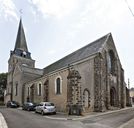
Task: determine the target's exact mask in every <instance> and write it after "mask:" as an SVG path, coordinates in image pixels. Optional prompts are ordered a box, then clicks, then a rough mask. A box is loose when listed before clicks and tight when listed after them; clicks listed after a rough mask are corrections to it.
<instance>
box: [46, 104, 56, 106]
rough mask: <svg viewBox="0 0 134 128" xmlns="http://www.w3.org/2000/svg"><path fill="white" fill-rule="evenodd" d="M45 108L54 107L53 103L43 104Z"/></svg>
mask: <svg viewBox="0 0 134 128" xmlns="http://www.w3.org/2000/svg"><path fill="white" fill-rule="evenodd" d="M45 106H54V104H53V103H45Z"/></svg>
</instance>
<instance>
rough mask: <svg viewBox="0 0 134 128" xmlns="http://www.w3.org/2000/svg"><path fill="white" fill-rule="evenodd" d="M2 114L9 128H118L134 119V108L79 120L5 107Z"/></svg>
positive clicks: (0, 110) (1, 109)
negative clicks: (63, 118)
mask: <svg viewBox="0 0 134 128" xmlns="http://www.w3.org/2000/svg"><path fill="white" fill-rule="evenodd" d="M0 112H1V113H2V114H3V116H4V118H5V120H6V122H7V125H8V128H117V127H119V126H120V125H122V124H124V123H125V122H127V121H129V120H130V119H133V118H134V108H130V109H126V110H121V111H117V112H112V113H107V114H106V113H104V114H103V113H102V114H100V115H99V114H98V115H94V116H92V115H91V116H87V118H85V117H84V118H85V119H84V118H81V119H80V118H79V119H78V120H62V118H61V119H58V117H61V115H60V114H57V115H45V116H42V115H40V114H35V113H34V112H28V111H23V110H21V109H12V108H4V107H3V108H0ZM47 117H52V118H53V119H51V118H50V119H49V118H47ZM62 117H63V115H62ZM54 118H55V119H54Z"/></svg>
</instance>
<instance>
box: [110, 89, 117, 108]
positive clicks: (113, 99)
mask: <svg viewBox="0 0 134 128" xmlns="http://www.w3.org/2000/svg"><path fill="white" fill-rule="evenodd" d="M110 104H111V106H115V105H116V90H115V88H114V87H112V88H111V89H110Z"/></svg>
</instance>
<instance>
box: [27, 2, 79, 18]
mask: <svg viewBox="0 0 134 128" xmlns="http://www.w3.org/2000/svg"><path fill="white" fill-rule="evenodd" d="M28 1H29V3H30V4H31V5H32V8H33V9H32V10H33V11H34V12H33V14H38V13H41V14H42V15H43V16H44V17H47V16H54V17H56V18H62V17H63V16H65V15H68V14H69V13H70V12H71V11H72V10H73V9H74V8H75V7H76V6H77V5H76V3H77V2H76V0H28Z"/></svg>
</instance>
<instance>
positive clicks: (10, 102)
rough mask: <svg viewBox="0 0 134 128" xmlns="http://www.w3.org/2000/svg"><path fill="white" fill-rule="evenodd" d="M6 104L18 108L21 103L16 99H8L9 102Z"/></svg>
mask: <svg viewBox="0 0 134 128" xmlns="http://www.w3.org/2000/svg"><path fill="white" fill-rule="evenodd" d="M6 106H7V107H10V108H18V107H19V106H20V105H19V103H18V102H16V101H8V102H7V104H6Z"/></svg>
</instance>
